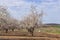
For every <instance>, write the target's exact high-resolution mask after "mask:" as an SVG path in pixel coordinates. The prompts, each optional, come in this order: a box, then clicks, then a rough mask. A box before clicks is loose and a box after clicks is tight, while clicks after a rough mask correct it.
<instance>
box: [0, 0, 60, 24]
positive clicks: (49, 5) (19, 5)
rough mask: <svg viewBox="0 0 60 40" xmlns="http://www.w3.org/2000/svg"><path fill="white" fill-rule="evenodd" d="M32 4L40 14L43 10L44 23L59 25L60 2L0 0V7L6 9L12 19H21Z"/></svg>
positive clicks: (50, 0) (59, 0) (56, 0)
mask: <svg viewBox="0 0 60 40" xmlns="http://www.w3.org/2000/svg"><path fill="white" fill-rule="evenodd" d="M31 4H33V5H35V6H36V7H37V9H38V11H39V12H40V11H41V10H43V12H44V16H43V22H44V23H60V0H0V5H3V6H6V7H8V10H9V12H10V13H11V15H12V16H13V17H14V18H17V19H21V18H22V17H23V16H24V15H27V14H28V12H29V8H30V5H31Z"/></svg>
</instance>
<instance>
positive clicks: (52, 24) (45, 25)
mask: <svg viewBox="0 0 60 40" xmlns="http://www.w3.org/2000/svg"><path fill="white" fill-rule="evenodd" d="M51 26H60V24H57V23H46V24H44V25H43V27H51Z"/></svg>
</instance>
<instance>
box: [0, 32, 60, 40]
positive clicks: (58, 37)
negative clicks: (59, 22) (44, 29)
mask: <svg viewBox="0 0 60 40" xmlns="http://www.w3.org/2000/svg"><path fill="white" fill-rule="evenodd" d="M0 40H60V34H48V33H34V36H0Z"/></svg>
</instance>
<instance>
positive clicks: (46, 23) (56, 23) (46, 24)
mask: <svg viewBox="0 0 60 40" xmlns="http://www.w3.org/2000/svg"><path fill="white" fill-rule="evenodd" d="M45 25H60V24H57V23H46V24H45Z"/></svg>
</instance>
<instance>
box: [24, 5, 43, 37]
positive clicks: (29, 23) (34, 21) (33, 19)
mask: <svg viewBox="0 0 60 40" xmlns="http://www.w3.org/2000/svg"><path fill="white" fill-rule="evenodd" d="M42 15H43V14H42V13H38V12H37V9H36V8H35V7H34V6H31V12H30V14H29V15H28V16H27V17H24V24H25V25H24V26H26V28H27V30H28V31H29V32H30V33H31V34H32V36H33V31H34V28H36V27H38V22H39V19H40V18H41V17H42ZM40 20H41V19H40ZM40 23H41V24H42V21H41V22H40ZM40 26H41V25H40Z"/></svg>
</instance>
